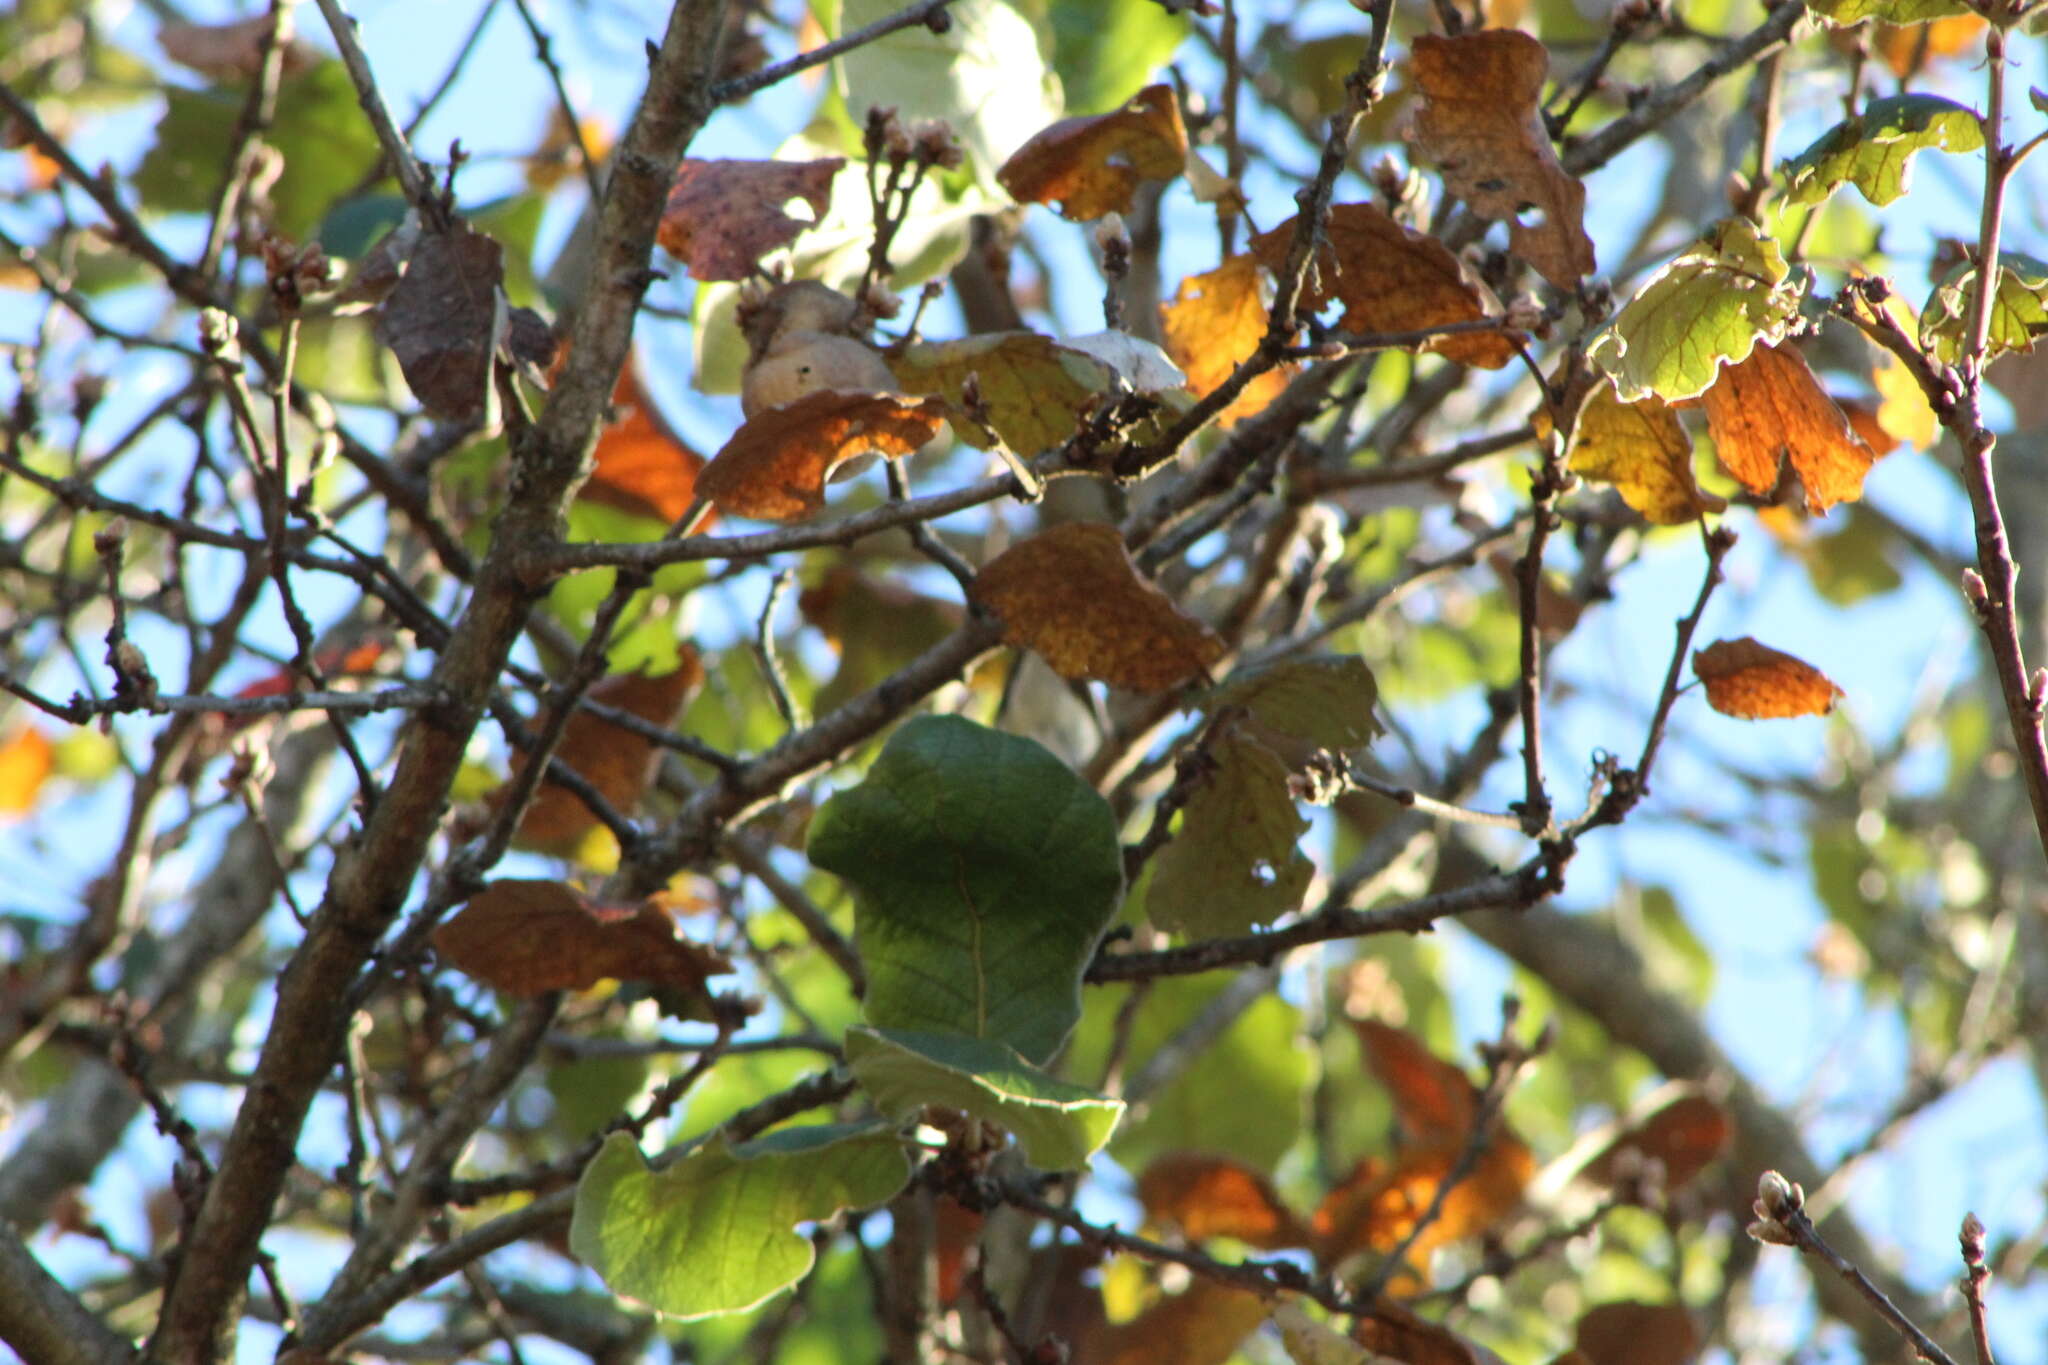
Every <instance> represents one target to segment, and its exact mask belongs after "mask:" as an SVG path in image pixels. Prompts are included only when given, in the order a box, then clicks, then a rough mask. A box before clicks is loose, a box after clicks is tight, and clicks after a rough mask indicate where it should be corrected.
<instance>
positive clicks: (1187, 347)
mask: <svg viewBox="0 0 2048 1365" xmlns="http://www.w3.org/2000/svg"><path fill="white" fill-rule="evenodd" d="M1159 324H1160V330H1161V332H1162V334H1163V338H1164V340H1165V342H1166V353H1167V354H1168V355H1170V356H1172V357H1173V363H1174V364H1176V365H1178V366H1180V367H1181V369H1182V370H1184V371H1185V372H1186V373H1187V377H1188V388H1189V389H1190V390H1192V391H1193V393H1194V394H1195V396H1196V397H1197V398H1200V397H1203V396H1205V395H1207V394H1208V392H1209V391H1210V390H1211V389H1213V388H1215V387H1216V386H1217V385H1218V384H1221V383H1222V382H1223V381H1224V380H1226V379H1228V378H1229V377H1230V372H1231V371H1232V370H1234V369H1236V368H1237V367H1238V365H1239V363H1240V362H1242V361H1244V360H1245V359H1247V358H1249V357H1250V355H1251V353H1252V352H1253V351H1255V350H1257V349H1258V346H1259V341H1260V340H1261V339H1262V338H1263V337H1264V336H1265V335H1266V303H1265V300H1264V298H1262V297H1261V295H1260V279H1259V266H1258V261H1257V260H1256V259H1255V258H1253V257H1251V256H1249V255H1246V256H1232V257H1231V258H1230V259H1229V260H1227V261H1225V262H1224V263H1223V264H1222V265H1219V266H1217V267H1216V268H1215V269H1214V270H1210V271H1206V272H1204V273H1203V274H1200V275H1190V276H1188V277H1187V278H1186V279H1184V280H1182V281H1181V282H1180V289H1179V290H1178V291H1176V292H1175V294H1174V296H1173V300H1172V302H1170V303H1166V304H1163V305H1161V307H1160V309H1159ZM1293 370H1294V367H1293V366H1291V365H1283V366H1280V367H1278V368H1276V369H1271V370H1267V371H1266V372H1265V373H1264V374H1262V375H1260V376H1259V377H1258V378H1256V379H1254V380H1252V382H1251V383H1249V384H1247V385H1245V388H1244V392H1242V393H1240V394H1239V395H1238V396H1237V397H1236V399H1234V400H1233V401H1232V402H1231V404H1230V406H1229V407H1227V408H1225V409H1224V410H1223V411H1222V413H1220V414H1219V415H1218V417H1217V420H1218V421H1220V422H1222V423H1224V424H1225V425H1230V424H1232V423H1235V422H1237V421H1238V420H1239V419H1240V418H1245V417H1250V416H1251V415H1253V414H1254V413H1257V412H1262V411H1264V410H1265V407H1266V405H1267V404H1268V403H1270V402H1272V401H1273V400H1274V399H1275V398H1277V397H1278V396H1279V394H1280V391H1281V390H1282V389H1284V388H1286V387H1287V379H1288V376H1289V375H1290V374H1292V373H1293Z"/></svg>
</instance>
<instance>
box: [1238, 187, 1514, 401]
mask: <svg viewBox="0 0 2048 1365" xmlns="http://www.w3.org/2000/svg"><path fill="white" fill-rule="evenodd" d="M1294 221H1295V220H1294V219H1293V218H1289V219H1288V220H1287V221H1286V222H1284V223H1282V224H1280V226H1278V227H1276V228H1274V229H1273V230H1272V231H1270V232H1262V233H1260V234H1259V235H1258V236H1256V237H1254V238H1253V239H1252V242H1251V250H1252V254H1253V255H1255V256H1257V257H1258V258H1259V260H1260V261H1261V262H1262V263H1263V264H1264V265H1265V266H1266V268H1267V269H1269V270H1272V271H1273V272H1275V273H1276V274H1277V273H1278V272H1279V271H1280V270H1281V269H1282V268H1283V267H1284V265H1285V263H1286V260H1287V250H1288V247H1289V245H1290V244H1291V243H1292V242H1293V240H1294ZM1323 237H1324V240H1325V241H1326V242H1327V243H1328V246H1327V247H1325V248H1324V249H1322V250H1321V251H1319V252H1318V253H1317V255H1316V260H1315V263H1314V265H1315V268H1314V271H1313V272H1312V273H1311V275H1310V276H1309V286H1308V288H1307V289H1306V291H1305V292H1304V294H1303V302H1304V303H1306V304H1307V305H1308V306H1309V307H1310V308H1313V309H1321V308H1322V306H1323V305H1324V304H1325V303H1327V302H1329V301H1330V300H1331V299H1333V298H1334V299H1336V300H1337V301H1338V302H1339V303H1341V304H1343V305H1344V316H1343V317H1342V318H1341V319H1340V320H1339V323H1338V325H1339V326H1341V327H1342V328H1344V330H1346V331H1349V332H1410V331H1416V330H1419V329H1421V328H1425V327H1442V326H1444V325H1446V324H1448V323H1454V322H1477V321H1479V320H1480V319H1482V318H1487V317H1493V316H1495V315H1497V314H1498V313H1499V312H1500V301H1499V300H1498V299H1496V298H1494V296H1493V291H1492V290H1491V289H1488V288H1487V287H1486V285H1485V284H1483V283H1482V282H1481V281H1480V280H1479V279H1478V278H1477V277H1476V276H1474V275H1473V274H1472V272H1471V271H1470V270H1468V269H1466V268H1465V264H1464V262H1462V261H1460V260H1459V259H1458V258H1457V257H1456V256H1454V255H1452V254H1451V250H1450V248H1449V247H1446V246H1445V245H1444V244H1443V243H1442V242H1439V241H1438V240H1437V239H1436V238H1434V237H1431V236H1429V235H1428V234H1426V233H1421V232H1411V231H1410V230H1409V229H1407V228H1404V227H1402V226H1401V225H1400V224H1399V223H1397V222H1395V221H1394V220H1393V219H1392V218H1390V217H1388V216H1387V215H1386V214H1385V213H1383V212H1381V211H1380V210H1379V209H1378V208H1376V207H1374V206H1373V205H1371V204H1337V205H1335V206H1333V207H1332V208H1331V209H1330V216H1329V220H1328V221H1327V222H1326V223H1325V224H1324V227H1323ZM1419 349H1422V350H1428V351H1435V352H1437V353H1438V354H1440V355H1445V356H1449V357H1450V358H1451V359H1452V360H1455V361H1457V362H1459V363H1460V364H1462V365H1477V366H1479V367H1480V368H1482V369H1488V370H1497V369H1499V368H1500V367H1501V366H1503V365H1505V364H1507V363H1508V362H1509V361H1510V360H1512V359H1514V357H1515V343H1514V342H1513V341H1512V340H1510V339H1509V338H1508V337H1507V336H1506V335H1504V334H1502V333H1499V332H1475V333H1467V334H1463V335H1454V336H1446V337H1438V338H1437V339H1436V340H1434V341H1431V342H1429V343H1428V344H1427V345H1425V346H1422V347H1420V348H1419Z"/></svg>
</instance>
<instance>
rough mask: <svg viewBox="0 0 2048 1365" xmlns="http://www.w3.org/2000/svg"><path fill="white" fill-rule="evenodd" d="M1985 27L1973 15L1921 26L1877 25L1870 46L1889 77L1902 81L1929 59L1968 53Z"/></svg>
mask: <svg viewBox="0 0 2048 1365" xmlns="http://www.w3.org/2000/svg"><path fill="white" fill-rule="evenodd" d="M1986 27H1987V25H1986V24H1985V22H1984V20H1983V18H1982V17H1980V16H1978V15H1975V14H1952V15H1950V16H1948V17H1947V18H1946V19H1935V20H1933V21H1931V22H1929V23H1924V24H1879V25H1878V26H1877V29H1876V31H1875V32H1874V33H1873V34H1872V41H1871V46H1873V47H1875V48H1876V49H1877V50H1878V52H1880V53H1881V54H1883V56H1884V60H1885V65H1887V66H1889V67H1890V68H1891V69H1892V74H1893V75H1894V76H1898V77H1900V78H1901V79H1904V78H1905V77H1907V76H1910V75H1912V74H1913V73H1914V72H1915V71H1916V70H1918V69H1919V67H1920V66H1921V64H1922V63H1924V62H1926V61H1927V60H1929V59H1931V58H1936V57H1955V56H1959V55H1961V54H1962V53H1965V52H1968V51H1970V50H1971V49H1973V48H1974V47H1976V46H1977V44H1978V43H1979V42H1981V41H1982V40H1983V37H1984V30H1985V28H1986Z"/></svg>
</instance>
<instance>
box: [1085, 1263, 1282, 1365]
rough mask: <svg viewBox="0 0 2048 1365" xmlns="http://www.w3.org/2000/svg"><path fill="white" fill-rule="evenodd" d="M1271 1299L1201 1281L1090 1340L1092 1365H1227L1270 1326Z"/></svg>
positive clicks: (1087, 1344) (1087, 1350) (1087, 1352)
mask: <svg viewBox="0 0 2048 1365" xmlns="http://www.w3.org/2000/svg"><path fill="white" fill-rule="evenodd" d="M1266 1309H1267V1304H1266V1299H1265V1297H1264V1296H1263V1295H1259V1294H1254V1293H1252V1292H1250V1291H1249V1290H1244V1289H1232V1288H1230V1287H1229V1286H1227V1285H1220V1284H1217V1283H1216V1282H1215V1281H1213V1280H1205V1279H1202V1278H1200V1277H1199V1276H1198V1277H1196V1278H1195V1279H1194V1280H1192V1281H1190V1282H1189V1284H1188V1287H1187V1288H1186V1289H1184V1290H1182V1291H1181V1292H1180V1293H1178V1294H1175V1295H1173V1296H1172V1297H1170V1298H1165V1299H1161V1300H1160V1301H1159V1302H1158V1303H1156V1304H1154V1305H1152V1307H1150V1308H1148V1309H1146V1310H1145V1311H1144V1312H1143V1313H1141V1314H1139V1315H1138V1316H1137V1317H1135V1318H1133V1319H1132V1320H1131V1321H1129V1322H1125V1323H1119V1324H1117V1325H1116V1326H1114V1327H1108V1328H1105V1329H1103V1330H1102V1331H1101V1332H1100V1333H1099V1334H1098V1335H1094V1336H1090V1337H1088V1338H1085V1339H1084V1343H1083V1349H1082V1351H1081V1352H1080V1353H1079V1354H1077V1355H1076V1356H1075V1357H1074V1358H1075V1359H1076V1360H1086V1361H1089V1362H1091V1363H1092V1365H1224V1362H1225V1361H1228V1360H1229V1359H1231V1358H1232V1357H1233V1356H1235V1355H1236V1354H1237V1346H1238V1343H1239V1342H1241V1341H1243V1340H1244V1339H1245V1338H1246V1337H1247V1336H1249V1335H1251V1333H1252V1332H1253V1331H1254V1330H1255V1329H1257V1327H1258V1325H1259V1324H1260V1323H1262V1322H1264V1321H1265V1320H1266Z"/></svg>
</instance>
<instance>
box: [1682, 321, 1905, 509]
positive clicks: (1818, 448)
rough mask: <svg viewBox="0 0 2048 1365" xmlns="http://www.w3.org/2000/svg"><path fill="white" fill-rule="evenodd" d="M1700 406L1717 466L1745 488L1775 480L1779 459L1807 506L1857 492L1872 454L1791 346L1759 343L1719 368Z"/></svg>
mask: <svg viewBox="0 0 2048 1365" xmlns="http://www.w3.org/2000/svg"><path fill="white" fill-rule="evenodd" d="M1703 406H1704V407H1705V409H1706V413H1707V431H1708V434H1710V435H1711V436H1712V437H1713V438H1714V454H1715V456H1716V457H1717V458H1718V459H1719V460H1720V461H1721V467H1722V468H1723V469H1725V470H1727V471H1728V472H1729V473H1730V474H1732V475H1734V476H1735V478H1736V480H1737V481H1738V482H1740V483H1741V484H1742V486H1743V487H1745V488H1747V489H1749V491H1750V492H1752V493H1769V492H1770V491H1771V490H1772V489H1774V488H1776V487H1777V486H1778V465H1779V461H1780V460H1781V459H1782V460H1784V461H1785V462H1787V463H1789V464H1790V465H1791V466H1792V468H1793V469H1794V470H1795V471H1796V472H1797V473H1798V475H1799V482H1800V484H1801V485H1802V486H1804V488H1805V489H1806V507H1807V510H1808V511H1810V512H1814V513H1816V514H1818V513H1821V512H1825V511H1827V510H1828V508H1830V507H1833V506H1834V505H1835V504H1837V503H1841V502H1852V501H1854V500H1855V499H1857V498H1860V497H1862V496H1863V476H1864V475H1866V474H1868V473H1869V472H1870V467H1871V465H1873V464H1875V463H1877V455H1876V453H1875V452H1874V451H1872V450H1871V448H1870V447H1869V446H1868V445H1866V444H1864V441H1863V438H1862V437H1860V436H1858V435H1857V434H1856V432H1855V429H1854V428H1853V427H1851V426H1850V425H1849V419H1848V418H1847V417H1846V416H1845V415H1844V414H1843V412H1842V410H1841V409H1840V408H1838V407H1836V406H1835V402H1834V400H1833V399H1832V398H1829V397H1828V395H1827V391H1826V390H1824V389H1822V388H1821V386H1820V381H1819V380H1817V379H1815V378H1814V377H1813V371H1812V369H1810V368H1809V367H1808V366H1807V363H1806V360H1805V358H1804V357H1803V356H1801V355H1800V354H1799V352H1798V351H1796V350H1794V349H1793V348H1791V347H1790V346H1759V347H1757V348H1756V349H1755V350H1754V351H1752V352H1751V353H1750V355H1749V358H1748V359H1746V360H1743V361H1741V362H1740V363H1737V364H1730V365H1728V366H1726V367H1724V368H1723V369H1722V371H1721V378H1720V379H1719V380H1718V381H1717V382H1716V383H1715V384H1714V387H1712V388H1711V389H1708V390H1707V395H1706V398H1705V400H1704V403H1703Z"/></svg>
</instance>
